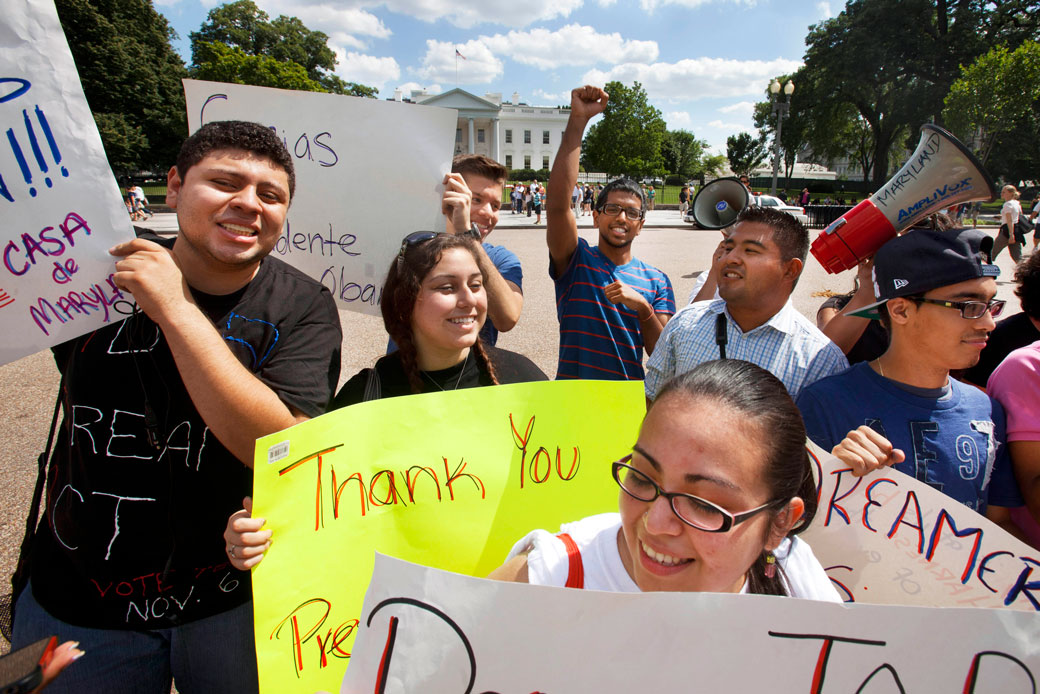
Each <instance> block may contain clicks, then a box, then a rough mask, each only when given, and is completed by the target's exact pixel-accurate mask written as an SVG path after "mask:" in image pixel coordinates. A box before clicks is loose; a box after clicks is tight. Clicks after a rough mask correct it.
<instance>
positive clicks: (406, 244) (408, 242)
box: [397, 231, 442, 270]
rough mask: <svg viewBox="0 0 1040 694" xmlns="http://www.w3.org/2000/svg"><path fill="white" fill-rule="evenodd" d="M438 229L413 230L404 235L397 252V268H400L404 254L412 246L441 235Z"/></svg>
mask: <svg viewBox="0 0 1040 694" xmlns="http://www.w3.org/2000/svg"><path fill="white" fill-rule="evenodd" d="M441 233H442V232H439V231H413V232H412V233H410V234H408V236H405V237H404V239H403V240H402V241H401V250H399V251H398V252H397V269H398V270H400V269H401V263H402V262H404V254H405V251H407V250H408V249H409V248H411V247H412V246H418V245H419V244H420V243H426V242H427V241H429V240H431V239H434V238H436V237H438V236H440V235H441Z"/></svg>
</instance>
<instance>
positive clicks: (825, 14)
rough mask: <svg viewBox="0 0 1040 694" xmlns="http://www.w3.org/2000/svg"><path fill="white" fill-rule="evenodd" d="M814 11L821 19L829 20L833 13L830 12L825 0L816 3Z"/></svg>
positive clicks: (829, 5)
mask: <svg viewBox="0 0 1040 694" xmlns="http://www.w3.org/2000/svg"><path fill="white" fill-rule="evenodd" d="M816 10H817V11H818V12H819V13H820V18H821V19H830V18H831V17H833V16H834V12H833V11H831V4H830V3H829V2H827V0H823V1H822V2H818V3H816Z"/></svg>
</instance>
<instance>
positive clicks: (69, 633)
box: [13, 121, 341, 694]
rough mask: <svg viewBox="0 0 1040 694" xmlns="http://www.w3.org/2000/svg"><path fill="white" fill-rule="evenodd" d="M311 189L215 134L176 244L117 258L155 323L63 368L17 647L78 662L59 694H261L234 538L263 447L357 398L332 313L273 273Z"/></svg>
mask: <svg viewBox="0 0 1040 694" xmlns="http://www.w3.org/2000/svg"><path fill="white" fill-rule="evenodd" d="M294 188H295V175H294V171H293V162H292V159H291V157H290V155H289V153H288V152H287V151H286V150H285V147H284V145H283V144H282V143H281V141H279V140H278V138H277V137H276V136H275V135H274V133H273V132H272V131H271V130H270V129H268V128H266V127H263V126H261V125H258V124H255V123H244V122H240V121H228V122H222V123H210V124H207V125H205V126H203V127H202V128H201V129H200V130H199V131H198V132H196V133H195V134H194V135H192V136H191V137H189V138H188V140H186V141H185V143H184V145H183V147H182V148H181V152H180V154H179V155H178V157H177V163H176V165H175V166H174V167H173V168H172V169H170V172H169V174H168V192H167V203H168V204H169V205H170V207H172V208H174V209H175V210H176V212H177V222H178V227H179V232H178V235H177V237H176V239H175V240H172V241H166V240H163V239H159V238H158V237H152V238H151V239H149V238H137V239H135V240H133V241H129V242H126V243H123V244H120V245H118V246H116V247H115V248H113V249H111V251H110V252H111V253H112V254H113V255H114V256H116V257H117V258H118V261H117V262H116V273H115V276H114V281H115V284H116V286H117V287H118V288H119V289H120V291H121V292H122V296H121V297H119V298H121V299H124V300H126V301H127V303H128V304H129V302H131V301H132V302H133V303H136V306H137V309H139V311H135V312H134V314H133V315H131V316H130V317H129V318H127V319H126V320H125V321H123V322H121V323H117V324H114V325H108V326H106V327H103V328H101V329H99V330H97V331H95V332H94V333H92V334H90V335H86V336H83V337H81V338H79V339H76V340H73V341H71V342H68V343H65V344H63V345H59V346H58V347H56V348H55V349H54V354H55V359H56V361H57V364H58V368H59V369H60V370H61V371H62V373H63V378H64V387H65V389H64V394H63V405H64V413H65V417H64V420H63V421H62V425H61V428H60V431H59V434H58V437H57V441H56V445H55V448H54V454H53V456H52V458H51V461H50V471H49V474H48V479H47V504H46V512H45V513H44V518H43V520H42V521H41V523H40V525H39V527H38V529H37V531H36V536H35V538H34V541H33V546H32V575H31V581H30V586H29V588H28V589H26V590H24V591H23V592H22V594H21V596H20V597H19V599H18V602H17V609H16V614H15V624H14V639H13V640H14V643H13V647H14V648H18V647H20V646H22V645H25V644H28V643H32V642H33V641H35V640H37V639H39V638H41V637H44V636H49V635H51V634H55V633H56V634H59V635H60V636H61V637H62V638H63V639H73V640H77V641H79V642H80V647H81V648H82V649H83V650H84V651H86V654H87V657H85V658H82V659H81V660H80V661H78V662H77V663H76V664H75V665H73V666H71V667H70V668H68V669H67V670H66V671H65V672H64V673H63V675H62V677H60V678H58V680H57V681H56V682H55V683H54V684H53V685H51V688H50V689H51V691H57V692H62V691H65V692H106V693H112V692H117V693H122V692H126V693H127V694H130V693H134V694H137V693H140V692H144V693H151V692H155V693H156V694H158V693H159V692H163V693H164V694H166V693H168V692H169V691H170V682H171V679H173V680H175V681H176V683H177V685H178V688H179V689H180V690H181V691H184V692H199V691H213V692H218V691H219V692H222V693H227V692H255V691H256V690H257V688H258V685H257V675H256V655H255V650H254V647H253V629H252V604H251V602H250V598H251V591H250V577H249V574H248V573H247V572H239V571H237V570H235V569H234V568H232V567H231V566H230V565H229V564H228V562H227V558H226V555H225V544H224V541H223V538H222V531H223V528H224V526H225V524H226V522H227V518H228V516H229V515H230V514H231V513H232V512H233V511H235V510H236V509H238V508H240V506H241V503H242V498H243V496H245V495H247V494H249V492H250V489H251V487H252V470H251V467H252V463H253V447H254V442H255V440H256V439H257V438H258V437H260V436H264V435H266V434H269V433H272V432H275V431H278V430H281V429H284V428H286V427H289V426H291V425H293V424H295V423H296V422H299V421H302V420H304V419H307V418H308V417H313V416H317V415H319V414H321V413H322V412H323V411H324V409H325V406H326V404H327V403H328V400H329V397H330V395H331V393H332V391H333V389H334V388H335V386H336V383H337V380H338V378H339V364H340V357H339V350H340V342H341V333H340V327H339V320H338V314H337V311H336V307H335V303H334V302H333V300H332V297H331V295H330V294H329V292H328V290H327V289H325V288H324V287H322V286H321V285H320V284H318V283H317V282H315V281H314V280H312V279H310V278H308V277H306V276H305V275H303V274H302V273H300V272H299V271H297V270H295V269H293V268H291V267H289V266H287V265H286V264H284V263H283V262H281V261H280V260H278V259H275V258H270V257H268V254H269V253H270V251H271V249H272V248H273V246H274V244H275V241H276V240H277V239H278V236H279V235H280V233H281V230H282V226H283V224H284V222H285V217H286V214H287V212H288V208H289V202H290V200H291V198H292V195H293V192H294ZM231 549H232V551H233V549H234V548H231Z"/></svg>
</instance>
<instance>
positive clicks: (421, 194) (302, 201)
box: [184, 80, 458, 315]
mask: <svg viewBox="0 0 1040 694" xmlns="http://www.w3.org/2000/svg"><path fill="white" fill-rule="evenodd" d="M184 94H185V97H186V100H187V108H188V128H189V130H191V131H192V132H194V131H196V130H198V129H199V127H201V126H202V124H203V123H209V122H211V121H218V120H248V121H255V122H259V123H263V124H264V125H267V126H269V127H270V128H271V129H272V130H273V131H274V132H275V133H276V134H277V135H278V136H279V137H280V138H282V141H283V142H284V143H285V146H286V148H287V149H288V150H289V152H290V153H291V154H292V155H293V160H294V162H295V168H296V195H295V196H294V197H293V201H292V207H290V208H289V216H288V218H287V220H286V223H285V228H284V229H283V230H282V235H281V237H280V238H279V239H278V242H277V243H276V245H275V248H274V251H273V253H272V255H273V257H276V258H281V259H282V260H284V261H285V262H287V263H289V264H290V265H293V266H294V267H296V268H298V269H300V270H302V271H303V272H306V273H307V274H308V275H310V276H311V277H313V278H314V279H316V280H318V281H319V282H321V283H322V284H324V285H325V286H326V287H328V288H329V290H330V291H331V292H332V295H333V296H334V297H335V298H336V300H337V302H338V303H339V305H340V307H341V308H347V309H350V310H353V311H359V312H362V313H368V314H372V315H378V314H379V300H380V295H381V292H382V288H383V279H384V278H385V276H386V270H387V268H388V267H389V265H390V261H391V260H392V259H393V258H394V256H395V255H396V254H397V252H398V250H399V249H400V247H401V240H402V239H403V238H404V237H405V236H407V235H408V234H410V233H411V232H413V231H419V230H433V231H443V230H444V219H443V217H442V215H441V212H440V199H441V193H442V191H443V186H442V185H441V181H442V179H443V178H444V174H446V173H447V172H448V171H449V170H450V169H451V156H452V143H453V142H454V134H455V128H456V125H457V122H458V112H457V111H455V110H453V109H444V108H437V107H433V106H419V105H416V104H406V103H398V102H393V101H378V100H376V99H362V98H358V97H353V96H343V95H339V94H321V93H315V92H299V91H289V90H284V89H271V88H267V87H250V86H245V85H240V84H224V83H220V82H201V81H197V80H184Z"/></svg>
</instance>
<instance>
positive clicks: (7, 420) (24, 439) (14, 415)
mask: <svg viewBox="0 0 1040 694" xmlns="http://www.w3.org/2000/svg"><path fill="white" fill-rule="evenodd" d="M678 218H679V213H678V212H677V211H674V210H670V211H655V212H652V213H650V216H649V220H648V224H649V225H651V226H650V227H649V228H646V229H644V231H643V233H642V235H641V236H640V237H639V238H638V239H636V241H635V246H634V248H635V253H636V255H637V256H638V257H640V258H642V259H643V260H645V261H646V262H648V263H650V264H652V265H655V266H657V267H659V268H660V269H662V270H664V271H665V272H666V273H667V274H668V276H669V277H670V278H671V280H672V284H673V286H674V288H675V294H676V297H677V299H678V301H679V303H680V305H682V304H684V303H685V302H686V298H687V296H688V295H689V292H690V288H691V287H692V285H693V281H694V278H695V277H696V274H697V273H698V272H700V271H702V270H703V269H705V268H706V267H707V265H708V262H709V260H710V258H711V254H712V252H713V251H714V249H715V247H716V245H717V243H718V240H719V234H718V232H715V231H698V230H694V229H692V228H691V227H690V226H689V225H685V224H682V223H681V222H679V219H678ZM532 219H533V218H532ZM589 220H590V218H589V217H584V218H581V219H580V220H579V221H580V222H582V224H581V226H582V229H581V234H582V236H583V237H584V238H586V239H588V240H589V242H590V243H592V244H595V243H596V236H595V232H594V230H593V229H591V222H590V221H589ZM528 223H529V220H528V218H527V217H526V216H525V215H512V214H510V213H509V212H508V211H506V212H505V213H504V214H503V215H502V221H501V223H500V224H499V228H498V230H496V231H495V233H494V234H493V235H492V236H491V238H490V240H491V241H492V242H494V243H496V244H502V245H505V246H507V247H508V248H510V249H511V250H513V251H514V252H515V253H516V254H517V255H518V256H519V257H520V259H521V262H522V263H523V268H524V295H525V304H524V311H523V317H522V318H521V320H520V323H519V325H517V327H516V328H515V329H513V330H512V331H511V332H509V333H505V334H503V335H502V337H501V340H500V341H499V346H500V347H503V348H505V349H510V350H514V351H517V352H522V353H524V354H526V355H527V356H529V357H530V358H531V359H533V360H534V361H535V363H537V364H538V365H539V366H540V367H541V368H542V370H544V371H545V372H546V373H547V374H548V375H549V376H550V377H552V376H553V375H554V374H555V371H556V352H557V346H558V333H557V321H556V316H555V297H554V292H553V285H552V282H551V281H550V279H549V277H548V274H547V268H548V262H549V261H548V253H547V251H546V248H545V234H544V226H543V227H539V228H523V227H524V226H526V225H527V224H528ZM666 224H670V225H672V226H667V227H665V226H663V225H666ZM145 225H146V226H149V227H151V228H154V229H155V230H157V231H160V232H171V233H172V232H173V231H174V229H175V218H174V215H173V214H159V215H156V216H155V217H153V218H152V219H151V220H149V221H148V222H146V223H145ZM993 231H995V230H991V233H993ZM818 233H819V232H818V231H812V232H811V236H812V238H815V237H816V235H817V234H818ZM999 265H1000V267H1001V270H1002V275H1001V278H1000V280H999V282H998V285H999V294H998V296H999V298H1001V299H1007V300H1009V311H1010V310H1011V308H1012V307H1013V308H1014V310H1015V311H1017V307H1018V302H1017V300H1016V299H1015V298H1014V296H1013V293H1012V286H1011V274H1012V263H1011V259H1010V257H1009V256H1008V254H1006V253H1005V254H1003V255H1002V257H1001V258H1000V259H999ZM852 277H853V275H852V273H851V272H847V273H844V274H843V275H839V276H833V275H827V274H826V273H825V272H824V271H823V269H822V268H821V267H820V265H819V264H818V263H817V262H816V261H815V260H814V259H813V258H812V257H811V256H810V258H809V260H808V263H807V267H806V270H805V272H804V273H803V276H802V279H801V281H800V283H799V285H798V287H797V289H796V291H795V295H794V303H795V306H796V307H797V308H798V309H799V310H801V311H802V312H803V313H805V314H806V315H807V316H810V317H815V312H816V307H817V306H818V305H819V304H820V303H821V302H822V301H823V299H822V298H820V296H818V294H819V292H821V291H824V290H833V291H841V292H844V291H847V290H848V289H849V288H851V285H852ZM340 316H341V319H342V321H343V335H344V340H343V371H342V376H341V382H342V381H344V380H346V379H347V378H348V377H350V376H351V375H353V374H354V373H355V372H357V371H358V370H359V369H361V368H364V367H366V366H369V365H371V364H372V363H373V362H374V361H375V359H376V358H377V357H379V356H380V355H381V354H382V353H383V352H384V350H385V346H386V334H385V332H384V331H383V328H382V322H381V320H380V319H379V318H377V317H374V316H363V315H359V314H354V313H349V312H345V311H341V313H340ZM57 384H58V374H57V371H56V369H55V368H54V363H53V360H52V359H51V357H50V353H49V352H44V353H40V354H36V355H33V356H30V357H26V358H24V359H21V360H19V361H17V362H14V363H12V364H8V365H6V366H2V367H0V392H2V393H3V394H4V398H3V409H2V416H0V440H3V441H5V442H6V445H7V448H8V453H7V454H6V455H4V456H3V459H2V462H0V470H2V474H3V479H4V488H5V491H6V495H5V499H4V504H3V505H2V506H0V575H2V576H4V577H5V579H6V577H7V576H9V575H10V573H11V571H12V570H13V568H14V564H15V561H16V559H17V555H18V546H19V543H20V541H21V537H22V532H23V528H24V518H25V513H26V506H27V505H28V500H29V497H30V494H31V491H32V486H33V483H34V480H35V475H36V472H35V470H36V455H37V453H39V452H40V451H41V450H42V449H43V446H44V444H45V443H46V435H47V426H48V424H49V423H50V416H51V412H52V409H53V406H54V397H55V392H56V389H57ZM4 586H6V581H5V583H4ZM3 645H4V646H6V644H3Z"/></svg>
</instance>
